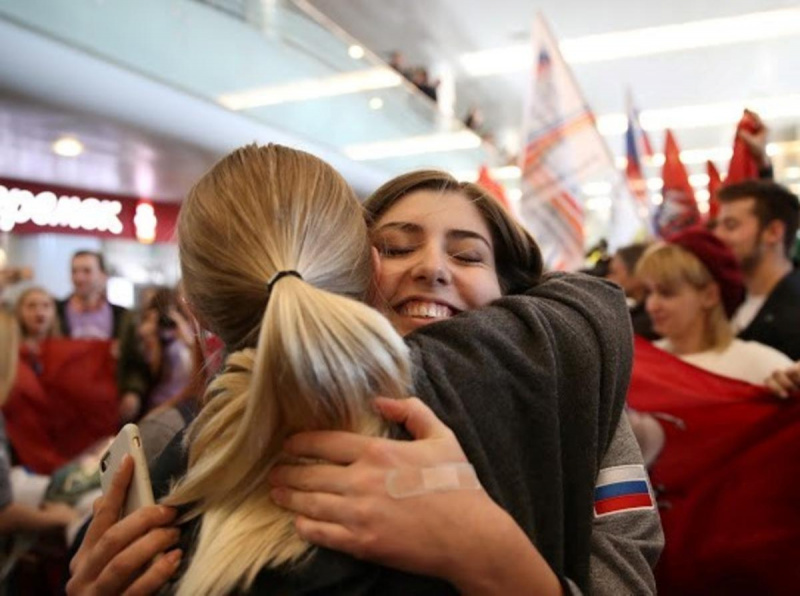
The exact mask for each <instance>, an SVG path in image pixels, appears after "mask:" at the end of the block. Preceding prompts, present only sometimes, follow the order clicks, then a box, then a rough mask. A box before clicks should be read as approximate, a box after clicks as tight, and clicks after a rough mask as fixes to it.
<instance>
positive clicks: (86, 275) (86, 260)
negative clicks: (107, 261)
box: [72, 255, 106, 299]
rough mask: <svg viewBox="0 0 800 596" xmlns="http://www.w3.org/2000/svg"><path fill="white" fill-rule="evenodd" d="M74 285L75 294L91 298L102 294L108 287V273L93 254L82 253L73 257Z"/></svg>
mask: <svg viewBox="0 0 800 596" xmlns="http://www.w3.org/2000/svg"><path fill="white" fill-rule="evenodd" d="M72 286H73V287H74V289H75V295H76V296H78V297H79V298H84V299H89V298H94V297H96V296H98V295H99V294H101V293H102V292H103V291H104V289H105V287H106V274H105V273H103V271H102V270H101V269H100V262H99V261H98V260H97V257H95V256H93V255H80V256H77V257H75V258H74V259H72Z"/></svg>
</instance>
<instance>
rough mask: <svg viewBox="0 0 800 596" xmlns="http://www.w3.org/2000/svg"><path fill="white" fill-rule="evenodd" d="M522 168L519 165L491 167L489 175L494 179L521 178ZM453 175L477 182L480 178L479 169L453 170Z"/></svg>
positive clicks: (459, 178) (460, 178)
mask: <svg viewBox="0 0 800 596" xmlns="http://www.w3.org/2000/svg"><path fill="white" fill-rule="evenodd" d="M521 175H522V174H521V173H520V169H519V167H518V166H499V167H497V168H489V177H490V178H492V179H493V180H519V178H520V176H521ZM453 176H454V177H455V178H457V179H458V180H465V181H467V182H475V181H476V180H477V179H478V171H477V170H461V171H459V172H453Z"/></svg>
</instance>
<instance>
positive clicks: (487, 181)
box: [478, 165, 511, 211]
mask: <svg viewBox="0 0 800 596" xmlns="http://www.w3.org/2000/svg"><path fill="white" fill-rule="evenodd" d="M478 185H479V186H481V187H482V188H483V189H484V190H485V191H486V192H488V193H489V194H490V195H492V196H493V197H494V198H495V199H497V201H498V202H499V203H500V204H501V205H502V206H503V207H505V208H506V209H508V210H509V211H511V205H510V204H509V202H508V199H507V198H506V191H505V189H504V188H503V185H502V184H500V183H499V182H497V181H496V180H495V179H494V178H492V177H491V175H490V174H489V168H487V167H486V166H485V165H483V166H481V168H480V170H478Z"/></svg>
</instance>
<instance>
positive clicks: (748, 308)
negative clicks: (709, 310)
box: [731, 294, 767, 334]
mask: <svg viewBox="0 0 800 596" xmlns="http://www.w3.org/2000/svg"><path fill="white" fill-rule="evenodd" d="M766 301H767V296H766V295H764V296H751V295H749V294H748V296H747V298H745V300H744V302H742V304H741V305H740V306H739V308H738V309H736V312H735V313H734V314H733V318H732V319H731V325H733V332H734V333H736V334H739V333H741V332H742V330H744V328H745V327H747V326H748V325H749V324H750V323H752V322H753V319H755V318H756V315H757V314H758V311H760V310H761V307H762V306H764V303H765V302H766Z"/></svg>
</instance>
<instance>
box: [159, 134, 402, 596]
mask: <svg viewBox="0 0 800 596" xmlns="http://www.w3.org/2000/svg"><path fill="white" fill-rule="evenodd" d="M178 239H179V248H180V259H181V268H182V273H183V281H184V284H185V288H186V294H187V297H188V300H189V302H190V304H191V305H192V307H193V309H194V311H195V313H196V314H197V315H198V317H199V318H200V319H201V320H202V321H203V322H204V323H205V324H206V325H207V326H208V327H209V328H210V329H211V330H213V331H214V332H216V333H217V334H218V335H219V336H220V337H221V338H222V339H223V341H224V342H225V344H226V346H227V347H228V349H229V352H231V353H230V356H229V357H228V360H227V361H226V366H225V369H224V370H223V372H222V373H221V374H220V375H219V376H218V377H217V378H216V379H215V380H214V381H213V382H212V383H211V384H210V385H209V387H208V389H207V391H206V395H205V402H206V403H205V406H204V407H203V409H202V410H201V412H200V414H199V415H198V417H197V419H196V420H195V422H194V423H193V425H192V426H191V428H190V431H189V435H188V437H189V439H188V440H189V469H188V470H187V473H186V475H185V476H184V477H183V478H182V479H181V480H180V481H179V482H178V484H177V485H176V486H175V487H174V488H173V491H172V492H171V494H170V495H169V496H168V497H167V498H166V499H165V502H166V503H168V504H171V505H191V508H190V512H189V514H188V515H187V516H186V518H187V519H189V518H192V517H196V516H200V515H202V521H201V528H200V532H199V535H198V538H197V542H196V547H195V550H194V553H193V554H192V558H191V562H190V565H189V568H188V569H187V571H186V573H185V575H184V576H183V578H182V579H181V582H180V585H179V594H227V593H230V592H232V591H235V590H239V589H245V590H246V589H248V588H249V587H250V586H251V584H252V582H253V580H254V579H255V577H256V575H257V574H258V572H259V571H260V570H261V569H262V568H264V567H277V566H280V565H284V564H287V563H294V562H298V561H300V560H302V559H303V557H304V556H306V555H308V553H309V545H308V544H307V543H305V542H303V541H302V540H300V538H299V537H298V536H297V535H296V533H295V531H294V526H293V518H292V516H291V515H290V514H289V513H287V512H286V511H284V510H282V509H280V508H279V507H277V506H276V505H275V504H274V503H273V502H272V501H271V500H270V499H269V486H268V484H267V481H266V478H267V474H268V473H269V471H270V469H271V468H272V466H273V465H274V464H275V463H276V462H277V461H278V460H279V458H280V453H281V446H282V444H283V441H284V440H285V439H286V437H288V436H289V435H290V434H292V433H294V432H297V431H299V430H309V429H344V430H353V431H356V432H360V433H363V434H371V435H376V434H381V433H383V432H384V430H385V429H384V428H383V425H382V423H381V421H380V420H379V419H378V417H377V416H376V414H375V413H374V412H373V411H372V409H371V407H370V405H369V404H370V400H371V398H372V397H373V396H374V395H376V394H381V395H387V396H390V397H397V398H399V397H403V396H404V395H406V394H407V392H408V389H409V386H410V365H409V360H408V353H407V348H406V346H405V344H404V343H403V341H402V339H401V338H400V336H399V335H398V334H397V333H396V332H395V331H394V329H393V328H392V327H391V325H390V324H389V322H388V321H387V320H386V319H385V318H384V317H383V316H381V315H379V314H378V313H377V312H376V311H374V310H373V309H371V308H370V307H368V306H366V305H364V304H362V303H360V302H357V301H356V300H355V299H358V298H362V297H363V296H364V294H365V292H366V290H367V287H368V284H369V277H370V267H369V252H370V248H369V242H368V237H367V230H366V224H365V222H364V219H363V214H362V210H361V206H360V205H359V203H358V201H357V200H356V198H355V196H354V195H353V193H352V191H351V190H350V188H349V186H348V185H347V183H346V182H345V181H344V180H343V179H342V178H341V176H339V175H338V174H337V173H336V172H335V171H334V170H333V169H332V168H331V167H330V166H328V165H327V164H326V163H324V162H322V161H321V160H319V159H317V158H315V157H313V156H312V155H309V154H307V153H303V152H301V151H295V150H292V149H288V148H285V147H281V146H277V145H269V146H265V147H257V146H254V145H252V146H248V147H244V148H242V149H239V150H237V151H235V152H233V153H232V154H230V155H229V156H227V157H225V158H224V159H223V160H222V161H220V162H219V163H218V164H217V165H216V166H214V168H213V169H212V170H211V171H210V172H209V173H208V174H206V175H205V176H204V177H203V178H202V179H201V180H200V181H199V182H198V183H197V184H196V185H195V187H194V188H193V189H192V190H191V191H190V193H189V196H188V197H187V199H186V202H185V203H184V205H183V208H182V210H181V216H180V221H179V227H178ZM282 270H296V271H298V272H299V273H300V274H301V275H302V276H303V279H298V278H296V277H292V276H288V277H285V278H283V279H281V280H280V281H279V282H278V283H276V284H275V285H274V286H273V288H272V291H271V292H269V291H268V289H267V280H269V279H270V277H271V276H272V275H273V274H274V273H276V272H277V271H282Z"/></svg>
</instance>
